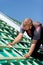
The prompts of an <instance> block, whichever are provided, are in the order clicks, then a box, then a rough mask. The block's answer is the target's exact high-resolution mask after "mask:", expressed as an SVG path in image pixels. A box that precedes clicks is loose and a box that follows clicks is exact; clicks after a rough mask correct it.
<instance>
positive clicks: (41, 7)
mask: <svg viewBox="0 0 43 65" xmlns="http://www.w3.org/2000/svg"><path fill="white" fill-rule="evenodd" d="M0 11H1V12H3V13H5V14H7V15H8V16H10V17H12V18H15V19H17V20H19V21H23V20H24V19H25V18H31V19H32V20H33V21H40V22H41V23H43V0H0Z"/></svg>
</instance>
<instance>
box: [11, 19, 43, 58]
mask: <svg viewBox="0 0 43 65" xmlns="http://www.w3.org/2000/svg"><path fill="white" fill-rule="evenodd" d="M25 31H26V33H27V34H28V36H30V37H31V39H32V42H31V47H30V49H29V52H28V53H27V54H25V55H24V57H25V58H29V57H30V56H34V55H36V56H37V53H36V52H37V51H38V50H39V47H40V45H41V44H42V43H43V30H42V24H41V23H39V22H33V21H32V20H31V19H29V18H26V19H25V20H24V21H23V22H22V24H21V27H20V33H19V34H18V36H17V37H16V38H15V40H14V41H13V42H12V43H10V45H12V46H13V45H14V44H16V43H18V42H19V41H20V40H21V38H22V36H23V33H24V32H25Z"/></svg>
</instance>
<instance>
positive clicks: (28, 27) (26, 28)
mask: <svg viewBox="0 0 43 65" xmlns="http://www.w3.org/2000/svg"><path fill="white" fill-rule="evenodd" d="M23 28H24V30H29V29H31V28H32V24H30V25H26V26H25V27H23Z"/></svg>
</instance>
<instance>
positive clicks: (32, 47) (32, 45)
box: [29, 41, 37, 55]
mask: <svg viewBox="0 0 43 65" xmlns="http://www.w3.org/2000/svg"><path fill="white" fill-rule="evenodd" d="M36 44H37V41H33V42H32V44H31V47H30V50H29V54H30V55H31V54H32V53H33V51H34V49H35V46H36Z"/></svg>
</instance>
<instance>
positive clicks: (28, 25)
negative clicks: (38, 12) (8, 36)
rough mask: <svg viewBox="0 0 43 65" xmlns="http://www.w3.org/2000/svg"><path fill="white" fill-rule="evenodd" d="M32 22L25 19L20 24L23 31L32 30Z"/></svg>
mask: <svg viewBox="0 0 43 65" xmlns="http://www.w3.org/2000/svg"><path fill="white" fill-rule="evenodd" d="M32 25H33V24H32V20H31V19H29V18H26V19H25V20H24V21H23V23H22V26H23V28H24V30H28V29H31V28H32Z"/></svg>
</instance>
